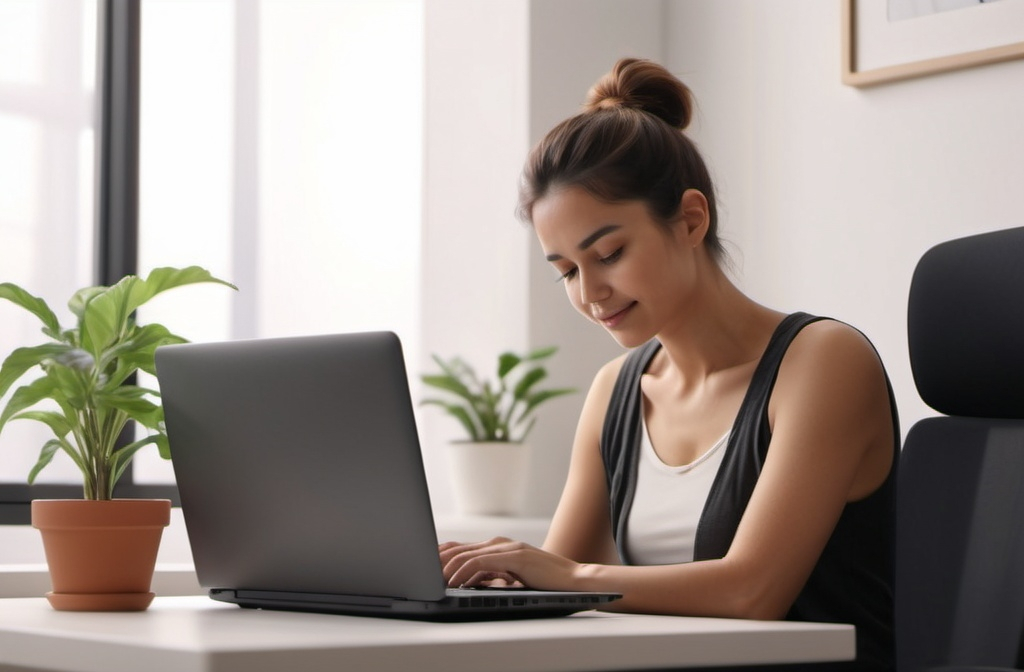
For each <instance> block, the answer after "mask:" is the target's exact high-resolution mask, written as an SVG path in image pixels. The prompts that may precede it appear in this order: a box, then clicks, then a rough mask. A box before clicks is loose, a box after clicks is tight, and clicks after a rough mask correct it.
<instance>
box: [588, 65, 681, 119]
mask: <svg viewBox="0 0 1024 672" xmlns="http://www.w3.org/2000/svg"><path fill="white" fill-rule="evenodd" d="M616 107H624V108H633V109H638V110H643V111H644V112H647V113H649V114H653V115H654V116H656V117H658V118H659V119H661V120H662V121H664V122H665V123H667V124H668V125H669V126H672V127H674V128H678V129H680V130H683V129H685V128H686V127H687V126H689V124H690V118H691V115H692V112H693V99H692V97H691V95H690V89H689V88H687V86H686V85H685V84H683V83H682V82H681V81H679V79H678V78H677V77H676V76H675V75H673V74H672V73H670V72H669V71H668V70H666V69H665V68H663V67H662V66H660V65H658V64H657V63H654V62H653V61H648V60H645V59H639V58H623V59H621V60H620V61H619V62H618V63H616V64H615V67H613V68H612V70H611V72H609V73H608V74H606V75H604V76H603V77H601V79H599V80H598V81H597V83H596V84H594V86H593V87H591V89H590V92H589V93H588V94H587V101H586V103H585V104H584V106H583V109H584V110H585V111H587V112H594V111H597V110H606V109H613V108H616Z"/></svg>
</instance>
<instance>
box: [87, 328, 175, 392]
mask: <svg viewBox="0 0 1024 672" xmlns="http://www.w3.org/2000/svg"><path fill="white" fill-rule="evenodd" d="M187 342H188V340H187V339H185V338H182V337H181V336H178V335H176V334H172V333H171V332H170V331H168V330H167V327H165V326H163V325H161V324H147V325H145V326H143V327H136V328H135V333H134V334H132V336H131V337H130V338H129V339H128V340H126V341H125V342H123V343H120V344H118V345H115V346H113V347H111V348H109V349H108V350H107V351H106V352H104V353H103V358H102V360H101V362H100V368H101V369H102V370H109V369H108V367H109V365H110V363H111V362H116V368H115V369H114V371H113V372H111V373H110V375H109V378H108V381H107V386H108V387H115V386H117V385H120V384H121V383H123V382H124V381H125V380H127V378H128V376H130V375H131V374H132V373H134V372H135V371H137V370H139V369H141V370H143V371H145V372H146V373H149V374H152V375H156V365H155V364H154V361H153V356H154V353H155V352H156V349H157V348H159V347H160V346H162V345H170V344H172V343H187Z"/></svg>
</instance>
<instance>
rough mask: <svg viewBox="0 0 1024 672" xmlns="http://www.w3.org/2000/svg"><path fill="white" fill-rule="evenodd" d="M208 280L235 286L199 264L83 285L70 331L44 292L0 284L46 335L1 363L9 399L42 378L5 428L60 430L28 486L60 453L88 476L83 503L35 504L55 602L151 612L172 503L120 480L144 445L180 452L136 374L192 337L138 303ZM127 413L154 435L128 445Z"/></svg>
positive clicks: (11, 408) (12, 407)
mask: <svg viewBox="0 0 1024 672" xmlns="http://www.w3.org/2000/svg"><path fill="white" fill-rule="evenodd" d="M201 282H214V283H219V284H223V285H227V286H229V287H232V288H234V286H233V285H231V284H230V283H228V282H225V281H224V280H220V279H218V278H215V277H213V276H212V275H210V273H209V272H208V271H206V270H205V269H202V268H199V267H196V266H191V267H188V268H181V269H178V268H157V269H154V270H153V271H152V272H151V273H150V274H149V275H148V276H147V277H146V278H145V279H142V278H139V277H137V276H134V275H131V276H126V277H124V278H122V279H121V280H120V281H119V282H118V283H116V284H114V285H112V286H109V287H102V286H101V287H86V288H84V289H81V290H79V291H77V292H75V293H74V295H73V296H72V297H71V300H70V301H69V302H68V307H69V308H70V309H71V312H72V314H73V315H74V317H75V319H76V322H75V325H74V326H72V327H70V328H64V327H62V326H61V325H60V323H59V322H58V319H57V317H56V315H55V314H54V313H53V311H52V310H50V308H49V306H48V305H47V304H46V302H45V301H44V300H43V299H40V298H38V297H35V296H32V295H31V294H30V293H29V292H27V291H25V290H24V289H22V288H21V287H19V286H17V285H14V284H11V283H2V284H0V298H3V299H7V300H8V301H11V302H12V303H14V304H15V305H18V306H21V307H22V308H24V309H25V310H28V311H29V312H31V313H33V314H34V315H35V316H36V317H38V318H39V319H40V321H41V322H42V323H43V329H42V331H43V334H44V335H45V336H46V337H47V340H46V341H45V342H43V343H41V344H39V345H35V346H31V347H22V348H18V349H16V350H14V351H13V352H12V353H10V355H8V356H7V358H6V359H5V360H4V362H3V364H2V365H0V398H2V397H3V396H4V395H5V394H6V393H7V392H8V390H9V389H10V388H11V387H12V385H14V383H15V382H17V381H18V380H20V379H21V378H22V377H23V376H24V375H25V374H28V373H29V372H30V371H36V372H38V374H39V375H37V376H36V377H35V378H34V379H32V380H31V381H30V382H28V383H27V384H24V385H22V386H21V387H18V388H17V389H15V390H14V392H13V393H12V394H11V396H10V398H9V399H8V401H7V404H6V405H5V406H4V408H3V409H2V410H0V432H2V431H3V428H4V426H5V425H6V424H7V422H8V421H9V420H17V419H25V420H35V421H37V422H41V423H44V424H45V425H47V426H48V427H49V428H50V430H51V431H52V433H53V438H51V439H49V440H48V441H46V442H45V443H44V444H43V446H42V449H41V451H40V453H39V460H38V461H37V462H36V464H35V466H34V467H33V468H32V470H31V472H30V473H29V476H28V481H29V483H33V482H34V481H35V479H36V476H37V475H38V474H39V472H40V471H41V470H42V469H43V468H45V467H46V466H47V465H48V464H50V462H51V460H52V459H53V457H54V455H55V454H57V453H58V452H63V453H65V454H66V455H67V456H68V457H70V458H71V460H72V461H73V462H74V463H75V464H76V465H77V466H78V468H79V470H80V471H81V473H82V485H83V494H84V498H83V499H81V500H36V501H33V502H32V525H33V526H34V527H37V528H39V529H40V530H41V532H42V534H43V545H44V549H45V552H46V559H47V564H48V565H49V568H50V578H51V580H52V582H53V592H51V593H49V594H47V598H48V599H49V601H50V604H51V605H53V607H54V608H56V609H63V610H79V611H81V610H87V611H95V610H142V609H146V608H147V607H148V606H149V603H150V602H151V601H152V599H153V593H151V592H149V589H150V583H151V581H152V576H153V570H154V566H155V563H156V552H157V549H158V547H159V544H160V536H161V533H162V531H163V528H164V527H165V526H166V525H167V524H168V522H169V520H170V501H168V500H128V499H114V496H113V495H114V485H115V484H116V483H117V481H118V479H119V478H120V477H121V475H122V474H123V473H124V470H125V468H126V467H127V466H128V464H129V463H130V462H131V459H132V457H133V456H134V455H135V454H136V452H137V451H138V450H139V449H140V448H142V447H144V446H146V445H151V444H155V445H156V447H157V448H158V450H159V452H160V455H161V456H163V457H164V458H169V457H170V450H169V448H168V443H167V435H166V433H165V431H164V424H163V408H162V407H161V406H160V403H159V393H158V392H157V391H155V390H151V389H146V388H143V387H141V386H139V385H137V384H136V383H135V380H134V379H135V375H134V374H136V372H137V371H145V372H148V373H155V368H154V364H153V353H154V351H155V350H156V348H157V347H159V346H161V345H164V344H168V343H182V342H184V341H185V339H183V338H182V337H180V336H176V335H175V334H172V333H171V332H170V331H168V329H167V328H166V327H164V326H162V325H159V324H147V325H145V326H143V325H140V324H137V323H136V320H135V310H136V309H137V308H139V307H140V306H142V305H143V304H144V303H146V302H147V301H149V300H150V299H152V298H153V297H154V296H156V295H157V294H160V293H162V292H164V291H166V290H168V289H172V288H174V287H179V286H182V285H188V284H194V283H201ZM129 420H134V421H135V422H137V423H138V424H139V425H141V426H143V427H145V428H146V429H147V430H148V431H149V434H148V435H147V436H146V437H144V438H142V439H138V440H136V441H133V442H130V443H128V444H127V445H120V443H119V442H118V438H119V437H120V436H121V434H122V431H123V430H124V428H125V426H126V425H127V423H128V421H129ZM122 528H123V529H122ZM137 545H139V546H138V547H137ZM105 570H106V571H105Z"/></svg>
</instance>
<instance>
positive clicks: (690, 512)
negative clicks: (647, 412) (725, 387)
mask: <svg viewBox="0 0 1024 672" xmlns="http://www.w3.org/2000/svg"><path fill="white" fill-rule="evenodd" d="M640 427H641V430H640V459H639V464H638V465H637V474H636V489H635V490H634V495H633V504H632V506H631V507H630V510H629V520H628V521H627V522H626V550H627V551H628V553H629V558H630V561H631V562H633V563H634V564H637V565H670V564H676V563H680V562H692V561H693V545H694V539H695V538H696V535H697V523H699V522H700V516H701V514H702V513H703V512H704V503H705V502H707V499H708V494H709V493H710V492H711V484H712V483H713V482H714V480H715V476H716V475H717V474H718V468H719V467H720V466H721V465H722V457H723V456H724V455H725V445H726V443H728V441H729V432H726V434H725V436H723V437H722V438H720V439H719V440H718V441H716V442H715V444H714V445H713V446H711V447H710V448H709V449H708V450H707V451H706V452H705V453H704V454H703V455H701V456H700V457H698V458H697V459H696V460H694V461H693V462H691V463H689V464H684V465H682V466H678V467H676V466H670V465H667V464H665V463H664V462H663V461H662V460H661V458H660V457H658V453H657V452H655V450H654V445H653V444H652V443H651V439H650V436H648V434H647V423H646V422H645V421H644V420H643V419H641V421H640Z"/></svg>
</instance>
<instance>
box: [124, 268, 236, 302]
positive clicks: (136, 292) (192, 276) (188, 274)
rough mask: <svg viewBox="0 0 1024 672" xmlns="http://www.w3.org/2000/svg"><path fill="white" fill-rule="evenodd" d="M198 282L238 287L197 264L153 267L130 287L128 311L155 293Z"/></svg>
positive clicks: (232, 287)
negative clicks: (182, 266)
mask: <svg viewBox="0 0 1024 672" xmlns="http://www.w3.org/2000/svg"><path fill="white" fill-rule="evenodd" d="M200 282H214V283H217V284H221V285H225V286H226V287H230V288H231V289H235V290H237V289H238V287H235V286H234V285H233V284H231V283H230V282H228V281H227V280H221V279H220V278H215V277H213V275H211V274H210V272H209V271H208V270H206V269H205V268H200V267H199V266H188V267H186V268H170V267H163V268H154V269H153V270H152V271H150V273H149V275H148V276H146V279H145V280H144V281H142V282H141V283H139V284H137V285H135V286H133V287H132V292H131V298H130V300H129V301H128V312H132V311H134V310H135V309H136V308H138V307H139V306H141V305H142V304H144V303H146V302H147V301H149V300H150V299H152V298H153V297H154V296H156V295H157V294H160V293H161V292H166V291H167V290H168V289H174V288H175V287H181V286H183V285H192V284H196V283H200Z"/></svg>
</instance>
